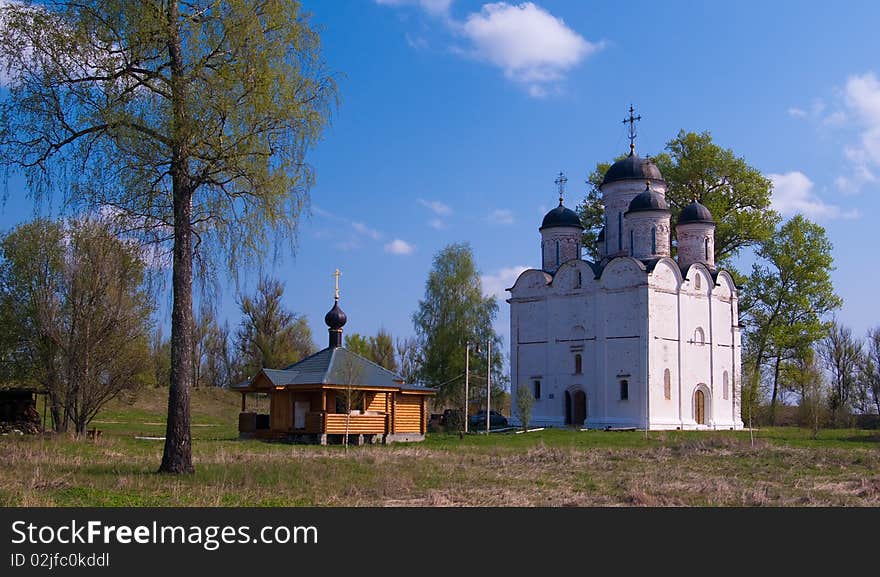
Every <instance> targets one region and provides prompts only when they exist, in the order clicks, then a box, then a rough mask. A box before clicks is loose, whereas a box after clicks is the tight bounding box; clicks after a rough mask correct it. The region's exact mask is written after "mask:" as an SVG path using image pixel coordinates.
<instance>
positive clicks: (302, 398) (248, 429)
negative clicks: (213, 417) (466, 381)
mask: <svg viewBox="0 0 880 577" xmlns="http://www.w3.org/2000/svg"><path fill="white" fill-rule="evenodd" d="M347 320H348V318H347V316H346V314H345V313H344V312H343V311H342V309H341V308H340V307H339V271H338V270H337V271H336V295H335V299H334V304H333V308H332V309H330V311H329V312H328V313H327V314H326V315H325V317H324V322H325V323H326V324H327V327H328V332H329V343H328V346H327V348H325V349H323V350H321V351H318V352H317V353H315V354H313V355H311V356H309V357H306V358H305V359H303V360H301V361H299V362H296V363H294V364H292V365H290V366H288V367H285V368H283V369H267V368H264V369H262V370H260V372H259V373H257V374H256V375H255V376H254V377H253V378H252V379H250V380H248V381H245V382H243V383H240V384H239V385H236V386H234V387H233V390H236V391H238V392H239V393H241V413H240V414H239V420H238V431H239V436H240V437H241V438H257V439H275V440H289V441H294V442H310V443H319V444H322V445H325V444H328V443H335V442H341V441H342V440H344V438H345V436H348V437H349V441H350V442H352V443H357V444H362V443H392V442H400V441H422V440H424V438H425V431H426V430H427V410H428V398H429V397H431V396H432V395H434V394H435V393H436V390H435V389H431V388H427V387H421V386H417V385H411V384H407V383H405V382H404V380H403V378H402V377H400V376H399V375H397V374H395V373H393V372H392V371H389V370H388V369H386V368H384V367H381V366H379V365H377V364H376V363H373V362H372V361H369V360H367V359H365V358H364V357H362V356H360V355H358V354H356V353H354V352H352V351H350V350H348V349H346V348H345V347H343V346H342V327H343V326H344V325H345V323H346V322H347ZM248 395H268V397H269V414H268V415H264V414H263V415H261V414H257V413H256V412H253V411H248V408H247V399H248Z"/></svg>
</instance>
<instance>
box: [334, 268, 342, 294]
mask: <svg viewBox="0 0 880 577" xmlns="http://www.w3.org/2000/svg"><path fill="white" fill-rule="evenodd" d="M340 274H341V273H340V272H339V269H336V272H335V273H333V276H334V277H336V296H335V297H334V298H335V299H336V300H339V275H340Z"/></svg>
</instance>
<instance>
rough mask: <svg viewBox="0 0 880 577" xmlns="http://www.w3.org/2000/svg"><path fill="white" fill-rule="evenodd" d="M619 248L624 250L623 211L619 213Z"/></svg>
mask: <svg viewBox="0 0 880 577" xmlns="http://www.w3.org/2000/svg"><path fill="white" fill-rule="evenodd" d="M617 250H623V213H622V212H618V213H617Z"/></svg>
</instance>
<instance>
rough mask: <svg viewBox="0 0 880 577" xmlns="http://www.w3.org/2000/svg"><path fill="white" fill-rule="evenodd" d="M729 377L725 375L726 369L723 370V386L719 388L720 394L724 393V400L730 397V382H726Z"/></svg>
mask: <svg viewBox="0 0 880 577" xmlns="http://www.w3.org/2000/svg"><path fill="white" fill-rule="evenodd" d="M728 379H729V377H728V376H727V371H724V375H723V376H722V384H723V387H722V389H721V392H722V394H723V395H724V400H725V401H726V400H727V399H729V398H730V392H729V390H730V383H729V382H728Z"/></svg>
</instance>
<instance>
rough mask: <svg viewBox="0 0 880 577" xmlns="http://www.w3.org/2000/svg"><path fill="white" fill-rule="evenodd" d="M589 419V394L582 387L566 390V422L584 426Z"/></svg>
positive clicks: (574, 425) (575, 425) (571, 424)
mask: <svg viewBox="0 0 880 577" xmlns="http://www.w3.org/2000/svg"><path fill="white" fill-rule="evenodd" d="M586 420H587V395H586V393H584V392H583V391H582V390H580V389H573V390H569V391H565V424H566V425H570V426H573V427H583V426H584V421H586Z"/></svg>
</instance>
